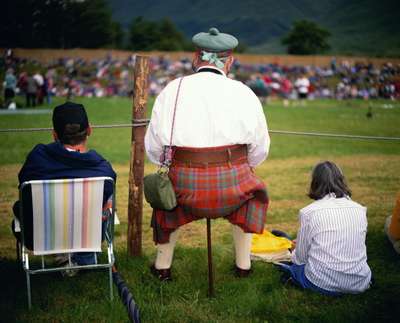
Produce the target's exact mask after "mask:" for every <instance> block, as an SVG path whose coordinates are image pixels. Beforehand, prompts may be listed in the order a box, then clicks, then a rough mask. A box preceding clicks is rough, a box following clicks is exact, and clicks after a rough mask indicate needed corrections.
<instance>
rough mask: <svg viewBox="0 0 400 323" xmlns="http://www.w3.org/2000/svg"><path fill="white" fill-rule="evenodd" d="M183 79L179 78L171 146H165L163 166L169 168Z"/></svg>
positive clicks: (170, 139) (170, 140)
mask: <svg viewBox="0 0 400 323" xmlns="http://www.w3.org/2000/svg"><path fill="white" fill-rule="evenodd" d="M182 81H183V77H181V78H180V80H179V85H178V90H177V92H176V97H175V106H174V114H173V116H172V125H171V136H170V138H169V146H168V147H164V161H163V165H162V166H164V167H166V168H169V166H170V165H171V162H172V136H173V134H174V127H175V115H176V107H177V105H178V98H179V92H180V90H181V84H182Z"/></svg>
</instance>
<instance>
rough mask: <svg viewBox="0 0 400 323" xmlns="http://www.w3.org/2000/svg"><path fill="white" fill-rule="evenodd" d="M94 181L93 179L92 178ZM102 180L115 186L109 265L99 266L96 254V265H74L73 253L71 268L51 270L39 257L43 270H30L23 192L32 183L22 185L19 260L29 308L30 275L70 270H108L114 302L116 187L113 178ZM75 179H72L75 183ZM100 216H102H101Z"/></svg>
mask: <svg viewBox="0 0 400 323" xmlns="http://www.w3.org/2000/svg"><path fill="white" fill-rule="evenodd" d="M91 179H92V180H93V178H91ZM101 179H102V180H104V183H106V182H107V181H108V182H111V183H112V186H113V195H112V212H111V216H110V218H109V220H108V225H107V227H106V230H105V232H106V234H105V240H106V243H107V257H108V262H107V263H102V264H98V263H97V254H96V253H95V261H96V263H95V264H94V265H74V264H73V263H72V262H71V253H68V264H69V266H67V267H60V266H58V267H51V268H46V266H45V260H44V256H43V255H42V256H38V257H41V268H38V269H32V268H30V265H29V251H28V249H27V248H26V247H25V241H24V239H25V235H24V222H23V221H24V220H23V218H24V217H23V202H22V192H23V190H24V188H25V187H27V186H29V185H31V182H29V181H28V182H24V183H22V184H21V186H20V189H19V200H20V208H19V216H20V219H19V221H20V226H21V242H19V243H18V241H17V259H21V261H22V267H23V269H24V271H25V275H26V287H27V296H28V307H29V309H31V307H32V296H31V280H30V275H35V274H43V273H51V272H57V271H65V270H70V269H108V272H109V288H110V300H111V301H112V300H113V280H112V267H113V265H114V262H115V257H114V248H113V240H114V216H115V208H116V187H115V182H114V180H113V179H112V178H111V177H102V178H101ZM73 180H74V179H71V181H73ZM99 216H100V215H99Z"/></svg>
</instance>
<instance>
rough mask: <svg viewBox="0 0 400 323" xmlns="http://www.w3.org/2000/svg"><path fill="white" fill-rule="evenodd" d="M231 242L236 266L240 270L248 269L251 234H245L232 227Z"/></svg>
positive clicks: (249, 264) (236, 227)
mask: <svg viewBox="0 0 400 323" xmlns="http://www.w3.org/2000/svg"><path fill="white" fill-rule="evenodd" d="M232 233H233V241H234V243H235V256H236V266H237V267H239V268H240V269H246V270H247V269H250V267H251V262H250V249H251V238H252V236H253V235H252V234H251V233H245V232H244V231H243V230H242V229H241V228H240V227H238V226H237V225H232Z"/></svg>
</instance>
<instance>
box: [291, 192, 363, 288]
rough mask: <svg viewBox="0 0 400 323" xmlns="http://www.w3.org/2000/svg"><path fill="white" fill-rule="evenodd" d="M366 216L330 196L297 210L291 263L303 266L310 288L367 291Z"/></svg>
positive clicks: (345, 200) (346, 199) (348, 201)
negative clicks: (297, 222) (295, 236)
mask: <svg viewBox="0 0 400 323" xmlns="http://www.w3.org/2000/svg"><path fill="white" fill-rule="evenodd" d="M366 213H367V208H366V207H364V206H362V205H360V204H358V203H356V202H353V201H352V200H351V199H350V198H349V197H344V198H336V197H335V195H334V194H329V195H326V196H325V197H324V198H322V199H320V200H317V201H315V202H314V203H311V204H310V205H308V206H306V207H305V208H303V209H301V210H300V214H299V217H300V230H299V233H298V236H297V245H296V249H295V252H294V256H293V262H294V263H296V264H299V265H300V264H305V275H306V277H307V278H308V280H310V281H311V282H312V283H313V284H314V285H316V286H318V287H320V288H322V289H325V290H328V291H334V292H341V293H360V292H363V291H365V290H366V289H368V287H369V285H370V280H371V270H370V268H369V266H368V264H367V252H366V245H365V238H366V233H367V216H366Z"/></svg>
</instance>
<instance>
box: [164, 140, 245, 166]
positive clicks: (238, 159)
mask: <svg viewBox="0 0 400 323" xmlns="http://www.w3.org/2000/svg"><path fill="white" fill-rule="evenodd" d="M242 163H247V145H231V146H222V147H212V148H187V147H174V152H173V158H172V164H176V165H179V164H184V165H185V166H188V167H216V166H231V165H232V164H242Z"/></svg>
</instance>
